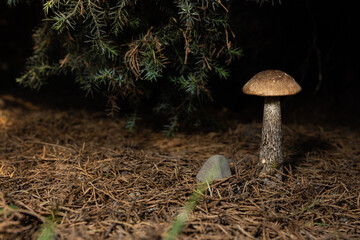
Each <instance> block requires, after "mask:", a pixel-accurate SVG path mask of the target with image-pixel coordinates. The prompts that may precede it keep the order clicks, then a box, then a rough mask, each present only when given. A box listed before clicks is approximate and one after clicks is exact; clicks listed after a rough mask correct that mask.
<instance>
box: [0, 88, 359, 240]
mask: <svg viewBox="0 0 360 240" xmlns="http://www.w3.org/2000/svg"><path fill="white" fill-rule="evenodd" d="M0 100H1V101H0V239H1V240H5V239H6V240H8V239H9V240H10V239H11V240H15V239H21V240H26V239H37V237H38V234H39V232H41V229H43V228H44V226H46V225H50V226H52V227H50V229H53V230H54V231H55V234H56V239H89V240H90V239H91V240H94V239H95V240H97V239H161V237H162V236H163V235H164V234H165V233H166V231H167V230H168V228H169V227H170V225H171V223H172V221H173V220H174V218H175V216H176V214H178V213H179V211H180V210H181V209H182V207H183V206H184V204H185V203H186V201H187V200H188V199H189V196H190V195H191V194H192V192H193V191H194V189H195V188H196V186H197V185H196V181H195V176H196V174H197V172H198V171H199V169H200V167H201V166H202V164H203V162H204V161H205V160H207V159H208V158H209V157H210V156H212V155H214V154H222V155H224V156H225V157H227V158H228V159H230V160H231V163H230V167H231V171H232V176H231V177H229V178H227V179H224V180H219V181H216V182H214V183H213V184H212V185H211V186H209V189H208V191H207V192H206V193H205V195H204V196H203V198H202V199H201V200H200V202H199V204H198V205H197V206H196V208H195V209H194V212H193V214H192V215H191V217H190V219H189V221H188V222H187V224H186V225H185V227H184V229H183V231H182V233H181V235H180V236H179V239H214V240H215V239H221V240H226V239H360V148H359V147H360V130H359V129H358V128H357V127H352V126H350V125H336V126H335V127H334V126H333V125H328V124H327V123H321V122H320V123H319V122H317V123H309V122H304V123H302V122H289V123H284V124H283V138H284V153H285V159H286V165H285V172H284V179H283V182H279V183H278V184H277V185H276V186H274V187H271V186H268V187H263V186H262V184H261V181H260V179H257V178H256V176H255V165H256V163H257V161H258V160H257V156H258V149H259V143H260V134H261V119H259V120H258V121H255V122H241V121H240V120H239V119H236V118H227V120H226V121H225V120H224V124H225V125H226V127H225V128H224V129H225V130H223V131H207V132H193V133H184V132H179V133H178V134H176V135H175V136H174V137H172V138H168V137H166V136H165V135H164V134H163V133H162V132H161V131H155V130H153V129H151V128H149V127H145V126H139V127H137V128H135V130H134V131H132V132H129V131H127V130H126V129H125V127H124V126H125V124H126V123H125V121H124V120H123V119H121V118H115V119H114V118H110V117H108V116H106V114H105V113H104V112H96V111H88V110H86V109H56V108H47V107H44V106H39V105H37V104H35V103H31V102H27V101H24V100H22V99H19V98H15V97H12V96H9V95H6V96H1V97H0Z"/></svg>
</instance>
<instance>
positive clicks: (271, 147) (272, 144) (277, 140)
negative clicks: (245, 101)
mask: <svg viewBox="0 0 360 240" xmlns="http://www.w3.org/2000/svg"><path fill="white" fill-rule="evenodd" d="M283 162H284V156H283V150H282V134H281V107H280V99H279V97H265V101H264V116H263V126H262V135H261V147H260V155H259V174H260V177H261V176H262V175H271V176H275V177H277V178H278V179H279V180H281V179H282V175H281V174H280V173H278V172H277V171H276V170H275V169H277V170H278V171H280V172H282V170H283Z"/></svg>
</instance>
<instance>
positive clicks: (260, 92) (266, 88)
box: [242, 70, 301, 97]
mask: <svg viewBox="0 0 360 240" xmlns="http://www.w3.org/2000/svg"><path fill="white" fill-rule="evenodd" d="M242 90H243V93H245V94H249V95H256V96H264V97H266V96H289V95H295V94H297V93H298V92H300V91H301V87H300V85H299V84H298V83H297V82H296V81H295V79H294V78H293V77H291V76H290V75H289V74H287V73H285V72H283V71H280V70H265V71H262V72H259V73H258V74H256V75H255V76H254V77H252V78H251V79H250V80H249V81H248V82H247V83H246V84H245V85H244V87H243V89H242Z"/></svg>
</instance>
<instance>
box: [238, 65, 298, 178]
mask: <svg viewBox="0 0 360 240" xmlns="http://www.w3.org/2000/svg"><path fill="white" fill-rule="evenodd" d="M242 90H243V92H244V93H245V94H249V95H256V96H263V97H265V101H264V115H263V126H262V135H261V146H260V154H259V164H258V167H259V168H258V174H259V175H260V177H264V178H265V179H264V180H265V182H269V179H268V178H267V177H266V175H267V176H274V177H276V178H278V179H279V180H281V179H282V174H281V172H282V171H283V162H284V156H283V150H282V134H281V109H280V98H279V97H280V96H289V95H295V94H297V93H298V92H300V91H301V87H300V86H299V84H297V82H296V81H295V80H294V78H292V77H291V76H290V75H288V74H287V73H285V72H283V71H280V70H266V71H262V72H259V73H258V74H256V75H255V76H254V77H252V78H251V79H250V80H249V81H248V82H247V83H246V84H245V85H244V87H243V89H242Z"/></svg>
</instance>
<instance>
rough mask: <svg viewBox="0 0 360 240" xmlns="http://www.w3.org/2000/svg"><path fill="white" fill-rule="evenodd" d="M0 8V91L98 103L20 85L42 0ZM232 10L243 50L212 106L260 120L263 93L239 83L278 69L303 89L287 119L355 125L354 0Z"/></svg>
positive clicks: (288, 1)
mask: <svg viewBox="0 0 360 240" xmlns="http://www.w3.org/2000/svg"><path fill="white" fill-rule="evenodd" d="M0 7H1V10H0V36H1V40H0V41H1V42H0V44H1V45H0V50H1V55H0V74H1V75H0V76H1V82H0V94H4V93H9V92H19V91H20V92H22V94H24V95H27V96H35V95H37V96H51V98H52V100H54V101H55V102H58V103H64V102H66V101H65V100H66V99H68V100H69V102H70V103H71V105H74V106H75V105H77V106H82V105H83V104H87V103H89V102H90V103H91V106H95V105H97V106H98V107H100V108H101V107H103V104H104V102H105V99H103V98H101V97H99V98H96V96H95V99H94V98H92V99H90V98H85V93H84V92H82V91H81V90H79V88H78V86H76V85H74V83H73V82H71V81H66V80H65V79H63V80H62V81H61V84H59V83H57V84H54V86H52V85H51V84H50V85H48V86H46V87H45V88H43V89H42V90H41V91H40V93H39V94H34V93H33V92H32V91H30V90H28V89H23V88H21V87H19V86H18V85H17V83H16V82H15V78H16V77H19V76H20V75H21V73H22V71H23V70H24V66H25V62H26V57H28V56H30V55H31V52H32V40H31V34H32V32H33V28H34V27H35V26H36V25H37V24H38V23H39V22H40V21H41V19H42V16H43V14H42V10H41V4H40V1H34V2H32V3H31V4H27V3H23V4H19V5H18V6H16V7H11V8H9V7H8V6H7V5H6V2H5V1H2V2H1V3H0ZM230 16H231V25H232V28H233V29H232V30H233V31H234V33H235V35H236V39H235V42H233V44H235V45H236V46H239V47H241V48H242V49H243V51H244V56H243V57H242V58H241V59H239V60H236V61H233V62H232V64H231V65H230V69H231V78H230V79H229V80H226V81H221V82H217V83H214V84H213V85H212V89H211V90H212V92H213V94H214V102H213V103H211V104H210V106H213V107H214V108H215V109H228V110H230V111H232V112H238V113H241V114H246V116H245V115H243V117H244V118H254V117H256V118H258V117H259V116H261V111H262V104H263V102H262V101H263V99H262V98H261V97H255V96H246V95H244V94H243V93H242V91H241V89H242V86H243V85H244V84H245V83H246V81H248V80H249V79H250V78H251V77H252V76H253V75H255V74H256V73H257V72H259V71H262V70H265V69H280V70H283V71H285V72H287V73H289V74H290V75H292V76H293V77H294V78H295V79H296V81H297V82H298V83H299V84H300V85H301V86H302V88H303V91H302V92H301V93H300V94H298V95H296V96H291V97H284V98H283V99H282V102H283V104H282V105H283V106H282V107H283V112H284V115H285V116H286V115H288V116H290V117H288V119H290V120H295V118H296V119H297V120H303V121H336V122H337V123H338V124H339V123H340V124H350V122H351V123H357V124H358V123H359V120H358V119H359V118H358V116H359V115H360V107H359V103H360V101H359V96H360V94H359V91H360V76H359V69H360V64H359V63H360V61H359V57H360V56H359V47H358V45H359V43H360V41H359V40H360V39H359V37H358V36H357V35H358V34H359V33H358V31H359V24H358V23H357V22H358V21H359V14H358V12H357V6H356V1H314V0H285V1H282V2H281V4H279V3H274V4H271V3H265V4H263V5H261V6H260V5H259V4H257V3H255V2H252V1H239V0H234V1H232V4H231V7H230ZM75 96H76V100H74V98H73V97H75ZM35 98H36V97H35ZM56 98H58V99H56ZM94 103H96V104H95V105H94ZM291 116H293V117H291Z"/></svg>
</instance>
